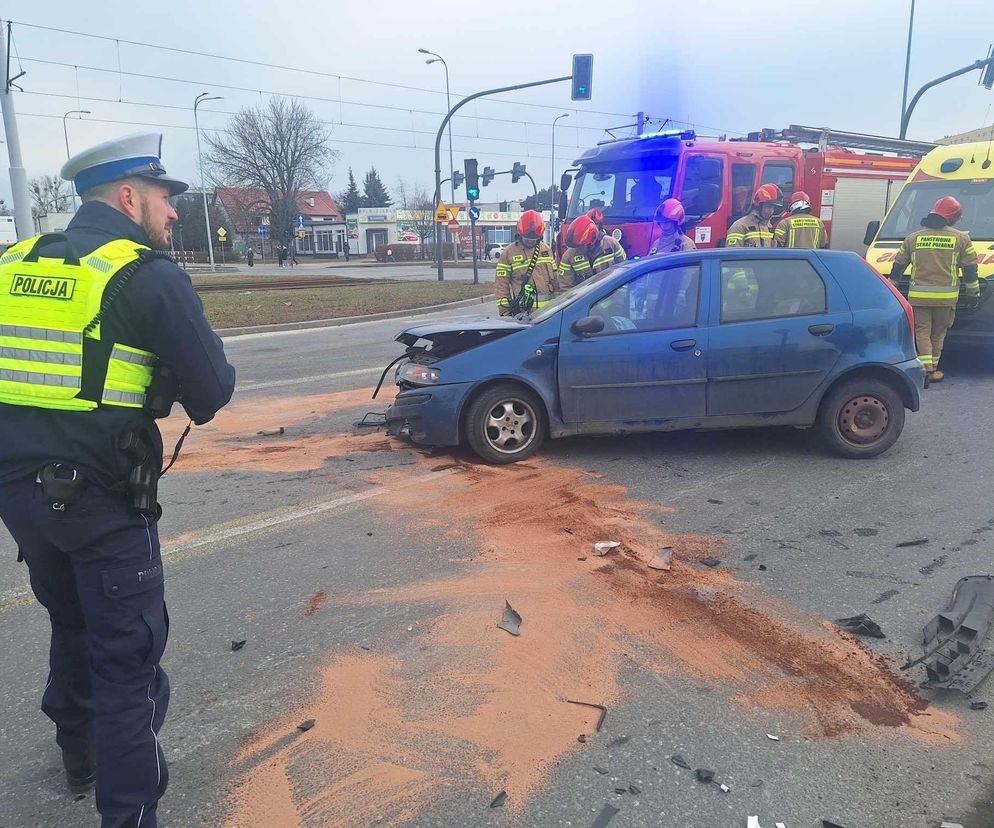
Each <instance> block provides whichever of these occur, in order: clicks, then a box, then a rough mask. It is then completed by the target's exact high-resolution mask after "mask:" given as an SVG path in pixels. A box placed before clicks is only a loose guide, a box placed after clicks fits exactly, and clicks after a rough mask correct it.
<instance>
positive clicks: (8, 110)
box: [0, 23, 35, 241]
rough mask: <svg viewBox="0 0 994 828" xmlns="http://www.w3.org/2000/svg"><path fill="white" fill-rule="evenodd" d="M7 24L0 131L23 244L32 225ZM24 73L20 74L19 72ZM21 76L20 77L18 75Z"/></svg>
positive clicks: (1, 52)
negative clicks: (11, 71) (18, 126)
mask: <svg viewBox="0 0 994 828" xmlns="http://www.w3.org/2000/svg"><path fill="white" fill-rule="evenodd" d="M9 41H10V23H7V31H6V32H4V31H3V27H2V25H0V66H2V67H3V72H4V76H3V89H2V90H0V109H2V110H3V129H4V133H5V135H6V137H7V158H8V160H9V162H10V190H11V195H12V196H13V198H14V226H15V227H16V229H17V238H18V239H20V240H21V241H23V240H24V239H28V238H31V236H33V235H34V229H35V226H34V222H33V221H32V220H31V196H30V195H29V194H28V174H27V173H26V172H25V171H24V162H23V160H22V159H21V139H20V137H19V136H18V134H17V113H16V112H15V111H14V97H13V95H11V92H10V88H11V86H12V85H13V84H12V83H11V77H10V51H9V49H10V46H9ZM22 74H23V73H22ZM18 77H20V75H18Z"/></svg>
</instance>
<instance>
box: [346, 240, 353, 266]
mask: <svg viewBox="0 0 994 828" xmlns="http://www.w3.org/2000/svg"><path fill="white" fill-rule="evenodd" d="M351 258H352V248H351V247H349V241H348V239H346V240H345V262H346V264H347V263H348V262H349V260H350V259H351Z"/></svg>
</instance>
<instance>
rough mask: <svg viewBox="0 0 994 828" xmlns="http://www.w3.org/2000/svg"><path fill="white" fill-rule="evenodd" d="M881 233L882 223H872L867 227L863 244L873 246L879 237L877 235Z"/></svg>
mask: <svg viewBox="0 0 994 828" xmlns="http://www.w3.org/2000/svg"><path fill="white" fill-rule="evenodd" d="M879 231H880V222H879V221H871V222H869V223H868V224H867V225H866V235H865V236H863V244H865V245H867V246H869V245H871V244H873V240H874V239H875V238H876V237H877V233H878V232H879Z"/></svg>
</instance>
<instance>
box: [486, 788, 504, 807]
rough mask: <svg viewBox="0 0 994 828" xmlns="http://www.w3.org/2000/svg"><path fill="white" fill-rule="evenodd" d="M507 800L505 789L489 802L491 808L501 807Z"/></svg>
mask: <svg viewBox="0 0 994 828" xmlns="http://www.w3.org/2000/svg"><path fill="white" fill-rule="evenodd" d="M505 802H507V791H501V792H500V793H499V794H497V796H495V797H494V800H493V802H491V803H490V807H491V808H503V807H504V803H505Z"/></svg>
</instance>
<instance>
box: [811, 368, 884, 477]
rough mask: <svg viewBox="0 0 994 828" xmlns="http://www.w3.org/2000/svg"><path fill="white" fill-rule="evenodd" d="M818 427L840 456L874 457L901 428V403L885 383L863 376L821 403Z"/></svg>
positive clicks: (831, 394) (845, 384)
mask: <svg viewBox="0 0 994 828" xmlns="http://www.w3.org/2000/svg"><path fill="white" fill-rule="evenodd" d="M818 428H819V430H820V431H821V434H822V437H823V438H824V439H825V441H826V442H827V443H828V445H829V446H830V447H831V448H832V449H833V450H834V451H835V452H836V453H837V454H841V455H842V456H843V457H851V458H855V459H861V458H866V457H876V456H877V455H878V454H883V453H884V452H885V451H887V449H889V448H890V447H891V446H892V445H894V443H895V442H897V438H898V437H900V436H901V431H902V430H903V429H904V401H903V400H902V399H901V395H900V394H898V393H897V391H895V390H894V388H893V387H892V386H891V385H889V384H888V383H886V382H883V381H882V380H878V379H872V378H870V377H866V378H864V379H858V378H857V379H851V380H848V381H847V382H844V383H842V384H841V385H840V386H839V387H838V388H836V389H835V390H834V391H832V392H831V393H830V394H829V395H828V397H826V398H825V400H823V401H822V405H821V411H820V413H819V415H818Z"/></svg>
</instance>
